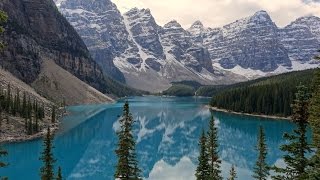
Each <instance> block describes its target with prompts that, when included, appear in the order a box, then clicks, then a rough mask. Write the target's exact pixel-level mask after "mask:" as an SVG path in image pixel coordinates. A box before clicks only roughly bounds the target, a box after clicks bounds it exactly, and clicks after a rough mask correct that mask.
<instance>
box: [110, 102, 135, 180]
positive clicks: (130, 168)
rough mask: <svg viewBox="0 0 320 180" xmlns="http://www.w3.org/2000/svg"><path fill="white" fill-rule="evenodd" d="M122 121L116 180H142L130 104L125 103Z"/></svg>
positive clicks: (119, 132) (117, 152) (117, 153)
mask: <svg viewBox="0 0 320 180" xmlns="http://www.w3.org/2000/svg"><path fill="white" fill-rule="evenodd" d="M119 121H120V130H119V131H118V132H117V135H118V138H119V140H118V144H117V149H116V151H115V153H116V155H117V156H118V163H117V165H116V171H115V174H114V177H115V179H119V180H140V179H141V177H140V173H141V171H140V169H139V167H138V161H137V157H136V152H135V146H136V142H135V140H134V137H133V134H132V126H133V124H134V120H133V117H132V115H131V113H130V109H129V103H128V101H126V102H125V104H124V106H123V114H122V117H121V119H120V120H119Z"/></svg>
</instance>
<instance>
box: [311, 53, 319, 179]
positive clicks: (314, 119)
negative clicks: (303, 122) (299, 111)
mask: <svg viewBox="0 0 320 180" xmlns="http://www.w3.org/2000/svg"><path fill="white" fill-rule="evenodd" d="M319 59H320V58H319ZM312 89H313V93H312V98H311V100H310V105H309V113H310V115H309V123H310V126H311V129H312V146H313V148H314V149H315V150H316V151H315V154H314V155H313V157H312V158H311V161H310V169H309V170H308V172H309V179H311V180H313V179H320V69H317V70H316V71H315V74H314V78H313V87H312Z"/></svg>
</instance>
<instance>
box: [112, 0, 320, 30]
mask: <svg viewBox="0 0 320 180" xmlns="http://www.w3.org/2000/svg"><path fill="white" fill-rule="evenodd" d="M111 1H112V2H114V3H115V4H116V5H117V7H118V9H119V10H120V11H121V13H125V12H127V11H128V10H130V9H131V8H134V7H138V8H149V9H150V10H151V13H152V15H153V16H154V18H155V20H156V22H157V23H158V24H159V25H164V24H166V23H167V22H169V21H171V20H177V21H178V22H179V23H180V24H181V25H182V26H183V27H184V28H189V27H190V26H191V25H192V23H193V22H195V21H197V20H200V21H201V22H202V23H203V24H204V25H205V26H206V27H211V28H215V27H221V26H223V25H226V24H228V23H231V22H234V21H235V20H237V19H240V18H243V17H247V16H251V15H253V14H254V13H255V12H257V11H260V10H265V11H267V12H268V13H269V15H270V16H271V18H272V19H273V21H274V22H275V23H276V24H277V25H278V26H279V27H284V26H286V25H288V24H289V23H290V22H292V21H294V20H295V19H297V18H299V17H301V16H308V15H315V16H318V17H320V0H111Z"/></svg>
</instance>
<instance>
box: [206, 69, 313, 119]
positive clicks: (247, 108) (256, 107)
mask: <svg viewBox="0 0 320 180" xmlns="http://www.w3.org/2000/svg"><path fill="white" fill-rule="evenodd" d="M314 72H315V71H314V70H305V71H298V72H291V73H286V74H281V75H277V76H273V77H269V78H262V79H258V80H254V81H249V82H245V83H240V84H237V85H233V87H231V88H227V89H222V90H221V91H220V92H217V94H216V95H214V96H213V98H212V101H211V103H210V104H211V106H214V107H217V108H221V109H228V110H232V111H236V112H245V113H254V114H265V115H277V116H285V117H287V116H290V115H291V114H292V110H291V107H290V105H291V104H292V102H293V98H294V94H295V92H296V87H297V86H298V85H300V84H302V85H305V86H307V87H308V88H309V89H310V88H311V87H310V85H311V83H312V77H313V74H314Z"/></svg>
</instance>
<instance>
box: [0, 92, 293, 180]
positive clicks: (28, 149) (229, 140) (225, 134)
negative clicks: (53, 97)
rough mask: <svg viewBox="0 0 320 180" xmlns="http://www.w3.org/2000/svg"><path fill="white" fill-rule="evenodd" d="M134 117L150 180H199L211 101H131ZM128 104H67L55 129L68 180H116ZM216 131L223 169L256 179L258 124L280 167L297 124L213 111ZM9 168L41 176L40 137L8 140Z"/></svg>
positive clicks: (20, 175) (18, 175)
mask: <svg viewBox="0 0 320 180" xmlns="http://www.w3.org/2000/svg"><path fill="white" fill-rule="evenodd" d="M128 100H129V102H130V107H131V112H132V114H133V116H134V118H135V120H136V122H137V123H136V125H135V128H134V134H135V135H136V139H137V153H138V159H139V164H140V167H141V169H142V170H143V175H144V177H145V179H147V180H160V179H161V180H194V179H195V177H194V171H195V168H196V164H197V155H198V138H199V135H200V133H201V130H202V128H204V129H207V127H208V121H209V118H210V111H209V109H208V108H206V107H205V105H206V104H208V102H209V99H206V98H161V97H133V98H129V99H128ZM123 104H124V101H121V100H120V101H119V102H117V103H115V104H109V105H90V106H73V107H69V109H68V110H69V111H70V112H71V114H70V115H69V116H68V117H65V118H64V120H63V123H62V128H61V130H59V132H58V133H57V134H56V138H55V149H54V155H55V157H56V159H57V162H56V164H57V165H60V166H61V167H62V169H63V176H64V177H65V178H66V179H81V180H82V179H83V180H87V179H88V180H100V179H101V180H102V179H104V180H105V179H107V180H109V179H110V180H111V179H113V172H114V167H115V164H116V160H117V159H116V156H115V153H114V150H115V144H116V142H117V137H116V134H115V132H116V130H117V129H118V128H119V123H118V118H119V115H121V113H122V106H123ZM215 117H216V119H217V126H218V128H219V143H220V149H219V150H220V157H221V159H222V171H223V175H224V177H227V175H228V173H229V169H230V167H231V165H232V164H234V165H236V167H237V168H236V170H237V173H238V177H239V179H240V180H247V179H251V174H252V172H251V170H252V169H253V166H254V161H255V159H256V156H257V154H256V152H255V150H254V146H255V144H256V141H257V133H258V127H259V125H262V126H263V127H264V128H265V130H266V137H267V144H268V147H269V151H268V153H269V155H268V163H269V164H282V160H281V156H282V155H283V154H282V152H281V151H279V148H278V147H279V146H280V145H281V144H283V143H284V141H283V140H282V134H283V133H284V132H286V131H291V130H292V129H293V127H294V125H293V124H292V123H290V122H287V121H281V120H269V119H261V118H256V117H248V116H239V115H232V114H227V113H215ZM5 148H6V149H7V150H8V151H9V156H8V157H7V158H6V159H5V160H6V161H7V162H9V163H10V166H9V167H7V168H4V169H1V170H0V174H1V175H6V176H8V177H9V179H12V180H20V179H21V180H25V179H28V180H29V179H30V180H33V179H35V180H36V179H39V168H40V167H41V162H40V161H39V156H40V153H41V151H42V141H41V140H36V141H31V142H25V143H14V144H7V145H5Z"/></svg>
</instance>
